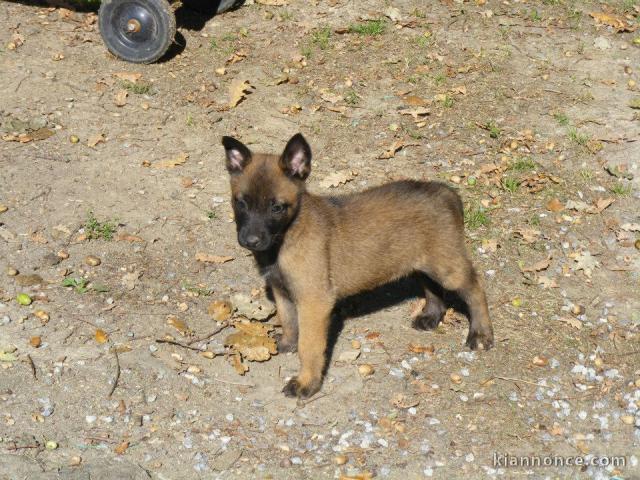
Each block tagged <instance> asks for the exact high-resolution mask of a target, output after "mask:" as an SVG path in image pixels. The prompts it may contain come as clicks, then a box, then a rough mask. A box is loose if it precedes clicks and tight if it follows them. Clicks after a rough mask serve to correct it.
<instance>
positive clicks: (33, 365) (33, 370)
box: [27, 354, 38, 380]
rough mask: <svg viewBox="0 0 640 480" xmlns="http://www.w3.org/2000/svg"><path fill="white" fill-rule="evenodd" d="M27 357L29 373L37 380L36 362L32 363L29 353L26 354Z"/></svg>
mask: <svg viewBox="0 0 640 480" xmlns="http://www.w3.org/2000/svg"><path fill="white" fill-rule="evenodd" d="M27 359H28V360H29V366H30V367H31V374H32V375H33V378H34V379H35V380H37V379H38V375H37V374H36V364H35V363H33V358H31V355H29V354H27Z"/></svg>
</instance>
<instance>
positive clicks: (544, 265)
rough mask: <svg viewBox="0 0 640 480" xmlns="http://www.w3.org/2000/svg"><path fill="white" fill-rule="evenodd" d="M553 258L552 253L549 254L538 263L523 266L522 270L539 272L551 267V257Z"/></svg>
mask: <svg viewBox="0 0 640 480" xmlns="http://www.w3.org/2000/svg"><path fill="white" fill-rule="evenodd" d="M552 258H553V256H552V255H551V254H549V255H548V256H547V258H545V259H543V260H539V261H537V262H536V263H534V264H533V265H531V266H528V267H523V268H522V271H523V272H539V271H541V270H546V269H547V268H549V265H550V264H551V259H552Z"/></svg>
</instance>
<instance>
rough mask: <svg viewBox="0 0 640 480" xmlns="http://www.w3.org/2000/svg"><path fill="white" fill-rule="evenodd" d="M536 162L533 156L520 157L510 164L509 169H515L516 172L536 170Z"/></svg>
mask: <svg viewBox="0 0 640 480" xmlns="http://www.w3.org/2000/svg"><path fill="white" fill-rule="evenodd" d="M535 168H536V162H534V161H533V160H532V159H531V157H519V158H517V159H516V161H515V162H513V163H512V164H511V165H509V170H513V171H516V172H528V171H529V170H535Z"/></svg>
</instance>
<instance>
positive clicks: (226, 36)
mask: <svg viewBox="0 0 640 480" xmlns="http://www.w3.org/2000/svg"><path fill="white" fill-rule="evenodd" d="M237 39H238V37H236V35H235V33H225V34H224V35H223V36H222V41H223V42H235V41H236V40H237Z"/></svg>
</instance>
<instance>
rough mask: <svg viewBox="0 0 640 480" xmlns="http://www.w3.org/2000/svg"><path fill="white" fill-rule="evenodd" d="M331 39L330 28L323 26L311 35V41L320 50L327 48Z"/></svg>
mask: <svg viewBox="0 0 640 480" xmlns="http://www.w3.org/2000/svg"><path fill="white" fill-rule="evenodd" d="M330 39H331V28H330V27H323V28H321V29H320V30H316V31H315V32H313V34H312V35H311V42H312V43H313V44H314V45H315V46H317V47H318V48H319V49H320V50H326V49H327V48H329V40H330Z"/></svg>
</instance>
